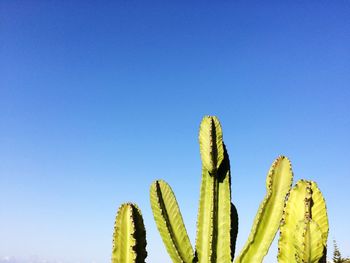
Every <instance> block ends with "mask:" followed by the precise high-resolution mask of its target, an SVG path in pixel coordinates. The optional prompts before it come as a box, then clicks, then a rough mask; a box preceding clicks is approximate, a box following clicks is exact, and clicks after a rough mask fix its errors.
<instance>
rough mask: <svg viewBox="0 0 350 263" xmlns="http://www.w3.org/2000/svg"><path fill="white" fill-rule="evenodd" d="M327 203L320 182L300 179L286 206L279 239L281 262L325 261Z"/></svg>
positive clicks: (279, 257) (309, 262)
mask: <svg viewBox="0 0 350 263" xmlns="http://www.w3.org/2000/svg"><path fill="white" fill-rule="evenodd" d="M328 229H329V226H328V217H327V210H326V203H325V200H324V198H323V196H322V193H321V191H320V190H319V188H318V187H317V184H316V183H315V182H312V181H305V180H300V181H298V182H297V184H296V185H295V186H294V188H293V189H292V191H291V193H290V196H289V198H288V202H287V204H286V207H285V209H284V215H283V220H282V223H281V227H280V239H279V242H278V252H279V253H278V262H279V263H287V262H288V263H289V262H297V263H299V262H300V263H301V262H303V263H304V262H308V263H314V262H315V263H316V262H326V245H327V238H328Z"/></svg>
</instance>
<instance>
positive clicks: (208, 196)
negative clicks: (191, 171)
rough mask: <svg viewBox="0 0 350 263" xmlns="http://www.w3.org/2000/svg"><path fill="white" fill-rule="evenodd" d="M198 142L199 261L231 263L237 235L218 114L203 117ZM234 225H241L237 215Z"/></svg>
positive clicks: (197, 242) (225, 153)
mask: <svg viewBox="0 0 350 263" xmlns="http://www.w3.org/2000/svg"><path fill="white" fill-rule="evenodd" d="M199 145H200V153H201V159H202V182H201V187H200V200H199V210H198V219H197V238H196V253H197V257H198V262H200V263H201V262H203V263H206V262H231V261H232V257H233V251H231V249H232V246H233V244H231V242H232V241H233V240H235V237H231V216H230V215H234V213H231V179H230V176H231V175H230V164H229V159H228V154H227V151H226V149H225V145H224V143H223V139H222V129H221V125H220V123H219V121H218V119H217V118H216V117H209V116H208V117H204V118H203V121H202V123H201V125H200V131H199ZM236 215H237V214H236ZM235 221H236V222H235ZM233 224H235V225H237V224H238V217H237V216H233Z"/></svg>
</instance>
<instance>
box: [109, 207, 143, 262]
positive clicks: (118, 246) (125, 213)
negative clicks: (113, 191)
mask: <svg viewBox="0 0 350 263" xmlns="http://www.w3.org/2000/svg"><path fill="white" fill-rule="evenodd" d="M146 257H147V252H146V231H145V227H144V224H143V219H142V215H141V211H140V210H139V208H138V207H137V206H136V205H135V204H131V203H127V204H122V205H121V206H120V208H119V210H118V213H117V217H116V220H115V224H114V234H113V250H112V263H144V262H145V258H146Z"/></svg>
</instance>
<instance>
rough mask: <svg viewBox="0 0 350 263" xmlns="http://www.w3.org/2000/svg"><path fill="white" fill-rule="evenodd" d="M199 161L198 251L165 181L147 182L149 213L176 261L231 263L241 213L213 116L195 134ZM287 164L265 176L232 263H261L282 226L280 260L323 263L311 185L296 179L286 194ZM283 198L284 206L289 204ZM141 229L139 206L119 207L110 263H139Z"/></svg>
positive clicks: (319, 214) (320, 203) (320, 210)
mask: <svg viewBox="0 0 350 263" xmlns="http://www.w3.org/2000/svg"><path fill="white" fill-rule="evenodd" d="M199 145H200V154H201V159H202V180H201V187H200V198H199V209H198V218H197V237H196V245H195V250H194V249H193V248H192V245H191V242H190V239H189V237H188V235H187V231H186V228H185V224H184V222H183V219H182V215H181V212H180V209H179V206H178V203H177V201H176V198H175V195H174V193H173V191H172V189H171V188H170V186H169V185H168V184H167V183H166V182H165V181H163V180H157V181H155V182H154V183H153V184H152V185H151V189H150V201H151V207H152V212H153V216H154V219H155V222H156V225H157V227H158V230H159V232H160V235H161V237H162V239H163V242H164V244H165V247H166V249H167V251H168V253H169V255H170V257H171V259H172V261H173V262H175V263H196V262H199V263H231V262H232V261H233V259H234V254H235V244H236V238H237V232H238V214H237V210H236V208H235V206H234V205H233V203H232V202H231V174H230V162H229V157H228V154H227V151H226V147H225V144H224V142H223V135H222V129H221V125H220V123H219V120H218V119H217V118H216V117H212V116H207V117H204V118H203V120H202V122H201V125H200V131H199ZM292 181H293V172H292V168H291V164H290V161H289V160H288V158H286V157H284V156H280V157H278V158H277V159H276V160H275V161H274V162H273V164H272V166H271V168H270V170H269V172H268V175H267V178H266V196H265V198H264V199H263V201H262V202H261V204H260V207H259V209H258V212H257V214H256V216H255V219H254V222H253V227H252V230H251V233H250V235H249V237H248V240H247V242H246V244H245V246H244V247H243V249H242V251H241V253H240V255H239V256H238V257H237V258H236V259H235V263H260V262H262V260H263V258H264V257H265V255H266V254H267V252H268V249H269V247H270V245H271V243H272V241H273V239H274V237H275V235H276V233H277V231H278V229H279V228H280V233H281V234H280V239H279V253H278V262H279V263H287V262H288V263H306V262H307V263H317V262H325V259H326V243H327V236H328V218H327V212H326V205H325V201H324V199H323V197H322V194H321V192H320V190H319V189H318V188H317V185H316V183H314V182H311V181H304V180H301V181H299V182H298V183H297V184H296V186H295V187H294V188H293V189H292V191H290V188H291V185H292ZM286 200H288V201H286ZM145 247H146V240H145V230H144V226H143V220H142V216H141V212H140V210H139V209H138V208H137V206H136V205H133V204H124V205H122V206H121V208H120V209H119V212H118V215H117V219H116V223H115V233H114V241H113V256H112V263H131V262H135V263H138V262H144V261H145V258H146V256H147V252H146V250H145Z"/></svg>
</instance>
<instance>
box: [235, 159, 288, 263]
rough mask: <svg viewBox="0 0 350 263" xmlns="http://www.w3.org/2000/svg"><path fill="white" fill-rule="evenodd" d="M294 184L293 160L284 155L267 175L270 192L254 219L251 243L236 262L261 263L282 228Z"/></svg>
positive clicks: (248, 243) (249, 242)
mask: <svg viewBox="0 0 350 263" xmlns="http://www.w3.org/2000/svg"><path fill="white" fill-rule="evenodd" d="M292 181H293V172H292V169H291V164H290V161H289V160H288V158H286V157H284V156H280V157H278V158H277V159H276V160H275V161H274V163H273V164H272V166H271V168H270V171H269V173H268V175H267V178H266V189H267V193H266V196H265V198H264V200H263V201H262V203H261V204H260V207H259V210H258V213H257V215H256V216H255V220H254V223H253V227H252V230H251V232H250V235H249V237H248V240H247V242H246V244H245V246H244V247H243V250H242V251H241V253H240V255H239V256H238V257H237V259H236V260H235V262H237V263H250V262H262V260H263V258H264V257H265V255H266V254H267V252H268V249H269V247H270V245H271V243H272V241H273V239H274V237H275V235H276V232H277V230H278V228H279V225H280V221H281V218H282V214H283V208H284V205H285V200H286V196H287V194H288V193H289V190H290V188H291V185H292Z"/></svg>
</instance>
